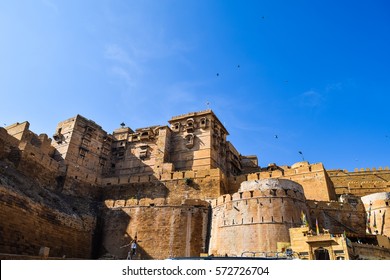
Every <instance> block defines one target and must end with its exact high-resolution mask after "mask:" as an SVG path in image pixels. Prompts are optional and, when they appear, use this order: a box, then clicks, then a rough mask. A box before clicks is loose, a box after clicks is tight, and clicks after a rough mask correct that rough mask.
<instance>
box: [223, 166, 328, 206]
mask: <svg viewBox="0 0 390 280" xmlns="http://www.w3.org/2000/svg"><path fill="white" fill-rule="evenodd" d="M267 178H280V179H287V180H291V181H294V182H296V183H298V184H300V185H301V186H302V187H303V189H304V192H305V197H306V198H307V199H313V200H322V201H329V200H336V194H335V192H334V189H333V186H332V182H331V181H330V180H329V178H328V175H327V174H326V171H325V169H324V166H323V165H322V163H316V164H308V163H306V162H302V163H296V164H294V165H292V166H291V167H287V166H281V167H280V168H279V169H277V170H270V171H261V172H256V173H251V174H246V175H241V176H235V177H230V178H229V186H230V193H234V192H236V191H237V190H238V188H239V186H240V184H241V183H242V182H244V181H248V180H259V179H267Z"/></svg>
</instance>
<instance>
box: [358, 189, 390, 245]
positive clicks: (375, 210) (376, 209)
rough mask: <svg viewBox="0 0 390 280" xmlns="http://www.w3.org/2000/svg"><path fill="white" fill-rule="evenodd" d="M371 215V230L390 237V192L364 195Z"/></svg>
mask: <svg viewBox="0 0 390 280" xmlns="http://www.w3.org/2000/svg"><path fill="white" fill-rule="evenodd" d="M362 201H363V203H364V207H365V211H366V213H367V215H368V216H369V221H370V223H369V224H370V231H371V233H373V234H381V235H386V236H389V237H390V192H381V193H375V194H370V195H366V196H363V197H362Z"/></svg>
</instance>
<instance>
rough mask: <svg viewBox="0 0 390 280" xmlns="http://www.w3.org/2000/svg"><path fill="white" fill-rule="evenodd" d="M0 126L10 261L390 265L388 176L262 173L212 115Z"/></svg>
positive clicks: (0, 218)
mask: <svg viewBox="0 0 390 280" xmlns="http://www.w3.org/2000/svg"><path fill="white" fill-rule="evenodd" d="M52 133H53V134H52V136H51V137H52V138H49V137H48V135H46V134H40V135H37V134H35V133H34V132H32V131H30V130H29V123H28V122H27V121H25V122H22V123H15V124H13V125H10V126H7V127H0V259H24V260H26V259H126V257H127V255H128V252H129V250H130V247H129V246H128V245H129V244H130V242H132V241H133V240H137V242H138V248H137V254H136V256H135V257H134V258H135V259H143V260H147V259H167V258H199V257H205V256H212V257H215V258H217V257H221V258H295V259H302V260H304V259H306V260H318V259H329V260H351V259H353V260H357V259H363V260H368V259H374V260H380V259H390V239H389V236H390V205H389V203H390V170H389V168H388V167H376V168H365V169H355V170H354V171H347V170H341V169H340V170H339V169H338V170H328V169H326V168H325V167H324V165H323V164H322V163H309V162H306V161H302V162H297V163H293V164H292V165H291V166H289V165H279V164H276V163H270V164H269V165H268V166H259V165H258V159H257V157H256V156H253V155H242V154H240V152H239V151H237V149H236V148H235V147H234V145H233V143H231V142H229V141H228V139H227V136H228V131H227V129H226V128H225V127H224V125H223V124H222V122H221V121H220V120H219V119H218V117H217V116H216V115H215V114H214V113H213V111H212V110H205V111H200V112H193V113H187V114H183V115H180V116H175V117H172V118H171V119H170V120H169V121H168V124H166V125H159V126H151V127H144V128H138V129H135V130H133V129H132V128H130V127H127V126H126V125H125V124H123V123H122V124H121V127H119V128H118V129H116V130H114V131H113V132H112V133H108V132H106V131H105V130H104V129H103V128H102V127H101V126H99V125H98V124H97V123H95V122H94V121H93V120H89V119H88V118H85V117H83V116H81V115H77V116H74V117H72V118H70V119H67V120H64V121H61V122H60V123H59V124H58V126H57V127H56V128H55V130H54V129H53V132H52Z"/></svg>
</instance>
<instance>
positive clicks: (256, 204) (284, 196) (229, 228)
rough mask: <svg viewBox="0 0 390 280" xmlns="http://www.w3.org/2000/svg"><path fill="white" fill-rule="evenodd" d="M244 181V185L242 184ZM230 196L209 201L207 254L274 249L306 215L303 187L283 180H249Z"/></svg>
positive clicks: (234, 253)
mask: <svg viewBox="0 0 390 280" xmlns="http://www.w3.org/2000/svg"><path fill="white" fill-rule="evenodd" d="M245 183H247V184H245ZM245 183H244V184H243V185H242V191H241V190H240V191H239V192H237V193H234V194H233V195H224V196H222V197H219V198H218V199H216V200H214V201H213V202H212V211H213V212H212V229H211V239H210V240H211V241H210V248H209V253H210V254H216V255H225V254H229V255H230V254H233V255H237V256H240V255H241V254H242V253H243V252H245V251H252V252H254V251H268V252H270V251H273V252H275V251H277V249H278V243H288V242H289V240H290V237H289V231H288V230H289V228H291V227H298V226H300V225H302V213H306V215H307V214H308V211H307V207H306V203H305V196H304V194H303V189H302V187H301V186H300V185H299V184H297V183H295V182H292V181H289V180H284V179H263V180H259V181H257V180H256V181H249V182H245Z"/></svg>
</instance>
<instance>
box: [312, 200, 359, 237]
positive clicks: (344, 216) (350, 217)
mask: <svg viewBox="0 0 390 280" xmlns="http://www.w3.org/2000/svg"><path fill="white" fill-rule="evenodd" d="M307 206H308V208H309V211H310V217H311V221H310V222H311V225H312V227H311V228H312V230H314V231H315V230H316V227H315V225H316V220H317V221H318V226H319V229H320V232H324V229H326V230H328V231H329V232H332V233H336V234H337V233H338V234H341V233H343V232H344V231H345V232H348V233H352V234H358V235H364V234H365V231H366V225H365V220H366V213H365V211H364V205H363V203H362V201H361V200H360V199H359V198H358V197H355V198H353V199H349V200H346V201H344V202H337V201H315V200H308V201H307Z"/></svg>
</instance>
